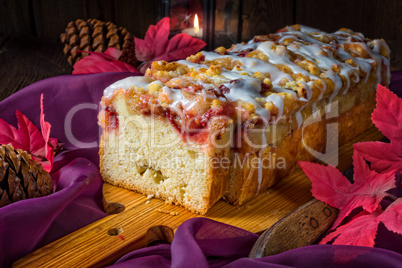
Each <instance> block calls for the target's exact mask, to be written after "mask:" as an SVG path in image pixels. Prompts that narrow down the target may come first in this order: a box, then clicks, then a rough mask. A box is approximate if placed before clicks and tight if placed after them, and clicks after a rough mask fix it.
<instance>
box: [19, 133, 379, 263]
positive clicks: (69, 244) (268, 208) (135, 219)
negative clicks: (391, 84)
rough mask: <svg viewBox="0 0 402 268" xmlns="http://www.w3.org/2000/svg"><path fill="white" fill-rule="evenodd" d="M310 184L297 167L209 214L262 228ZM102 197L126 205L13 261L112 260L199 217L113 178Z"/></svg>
mask: <svg viewBox="0 0 402 268" xmlns="http://www.w3.org/2000/svg"><path fill="white" fill-rule="evenodd" d="M382 138H383V136H382V134H381V133H380V132H378V130H377V129H375V128H372V129H370V130H368V131H367V132H365V133H363V134H362V135H360V136H358V137H356V138H355V139H353V140H351V141H350V142H348V143H346V144H344V145H343V146H341V147H340V149H339V159H340V162H339V163H340V164H339V166H338V168H339V169H340V170H341V171H343V170H345V169H346V168H348V167H350V165H351V162H352V160H351V159H352V153H353V144H354V143H356V142H358V141H368V140H379V139H382ZM310 188H311V184H310V181H309V180H308V178H307V177H306V176H305V175H304V173H303V172H302V171H301V170H300V169H298V170H296V171H295V172H293V173H292V174H291V175H289V176H287V177H286V178H284V179H283V180H281V181H280V182H279V183H278V184H276V185H275V186H274V187H272V188H270V189H268V190H267V191H265V192H263V193H261V194H260V195H258V196H257V197H256V198H254V199H252V200H250V201H249V202H247V203H246V204H243V205H241V206H232V205H230V204H228V203H226V202H225V201H223V200H221V201H219V202H218V203H216V204H215V205H214V206H213V207H212V208H211V209H210V210H209V211H208V212H207V214H206V215H205V217H206V218H209V219H213V220H216V221H219V222H223V223H226V224H230V225H234V226H237V227H240V228H243V229H246V230H248V231H250V232H254V233H261V232H262V231H264V230H266V229H267V228H269V227H270V226H271V225H273V224H274V223H275V222H277V221H278V220H280V219H281V218H283V217H284V216H286V215H287V214H289V213H290V212H292V211H293V210H295V209H296V208H298V207H299V206H301V205H303V204H305V203H306V202H308V201H309V200H311V199H312V196H311V193H310ZM104 198H105V200H107V202H106V201H105V203H106V204H113V203H115V205H116V204H119V205H118V207H120V210H123V208H124V210H123V211H122V212H121V213H117V214H112V215H109V216H107V217H105V218H103V219H101V220H99V221H97V222H94V223H92V224H90V225H87V226H86V227H84V228H82V229H80V230H78V231H76V232H73V233H71V234H70V235H67V236H65V237H63V238H61V239H59V240H57V241H54V242H53V243H50V244H49V245H47V246H44V247H43V248H40V249H38V250H36V251H34V252H32V253H31V254H29V255H27V256H25V257H24V258H22V259H20V260H18V261H17V262H15V263H14V267H38V266H41V267H55V266H57V267H88V266H95V267H99V266H104V265H108V264H111V263H113V262H114V261H116V260H117V259H119V258H120V257H121V256H123V255H125V254H127V253H128V252H131V251H133V250H135V249H139V248H142V247H144V246H146V245H147V243H149V242H150V241H151V242H152V241H153V240H152V239H153V238H152V237H155V235H154V236H152V235H151V236H149V235H148V238H147V235H146V234H147V232H148V234H149V232H150V231H149V230H150V229H151V230H152V228H155V227H154V226H159V225H164V226H167V227H169V228H171V229H173V230H175V229H177V227H178V226H179V225H180V224H181V223H182V222H184V221H186V220H188V219H191V218H194V217H200V216H199V215H196V214H193V213H191V212H189V211H187V210H185V209H184V208H182V207H179V206H175V205H170V204H166V203H164V202H163V201H161V200H159V199H153V198H152V199H147V197H146V196H143V195H141V194H138V193H135V192H132V191H129V190H126V189H123V188H119V187H116V186H112V185H110V184H104ZM114 211H115V212H117V211H116V210H114ZM169 228H167V230H166V229H165V231H162V232H159V231H157V232H156V233H157V234H156V236H157V237H165V238H166V237H167V238H169V237H170V236H171V235H169ZM151 232H152V231H151ZM158 232H159V234H158ZM149 237H151V238H149ZM147 240H148V241H147ZM162 240H163V239H162Z"/></svg>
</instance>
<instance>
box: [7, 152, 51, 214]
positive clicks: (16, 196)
mask: <svg viewBox="0 0 402 268" xmlns="http://www.w3.org/2000/svg"><path fill="white" fill-rule="evenodd" d="M51 193H53V181H52V178H51V177H50V175H49V173H48V172H47V171H46V170H44V169H43V167H42V165H41V164H38V163H36V162H35V161H34V160H32V159H31V157H30V156H29V155H28V154H27V152H25V151H23V150H20V149H14V147H13V146H12V145H1V146H0V207H3V206H5V205H8V204H10V203H13V202H16V201H19V200H23V199H28V198H34V197H39V196H45V195H49V194H51Z"/></svg>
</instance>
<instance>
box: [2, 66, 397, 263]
mask: <svg viewBox="0 0 402 268" xmlns="http://www.w3.org/2000/svg"><path fill="white" fill-rule="evenodd" d="M130 75H132V74H131V73H100V74H90V75H74V76H73V75H66V76H59V77H54V78H49V79H45V80H42V81H39V82H37V83H34V84H32V85H30V86H28V87H26V88H24V89H22V90H20V91H19V92H17V93H15V94H14V95H12V96H10V97H9V98H7V99H5V100H3V101H2V102H0V118H2V119H3V120H5V121H6V122H8V123H9V124H11V125H13V126H17V118H16V115H15V112H16V110H19V111H21V112H22V113H23V114H25V115H26V116H27V117H28V119H29V120H31V121H32V122H33V123H34V124H35V125H36V126H38V127H39V126H40V123H39V120H40V118H39V117H40V105H39V104H40V95H41V94H42V93H43V96H44V112H45V120H46V121H48V122H49V123H50V124H51V126H52V127H51V133H50V136H51V137H53V138H57V139H58V140H59V142H62V143H63V144H64V150H63V151H62V152H60V153H58V154H57V155H56V157H55V163H54V166H53V169H52V171H51V176H52V178H53V180H54V182H55V193H54V194H51V195H49V196H46V197H40V198H34V199H28V200H22V201H18V202H16V203H13V204H10V205H8V206H5V207H3V208H0V252H1V254H0V267H8V266H11V264H12V263H13V262H14V261H16V260H17V259H19V258H21V257H23V256H25V255H26V254H28V253H30V252H32V251H33V250H35V249H37V248H40V247H42V246H44V245H46V244H48V243H50V242H52V241H54V240H56V239H58V238H61V237H63V236H65V235H67V234H69V233H71V232H73V231H75V230H77V229H79V228H82V227H84V226H86V225H88V224H90V223H92V222H94V221H96V220H99V219H101V218H103V217H105V216H106V215H107V214H106V213H105V212H104V211H103V206H102V183H103V182H102V179H101V176H100V174H99V159H98V146H99V136H100V133H101V132H100V128H99V127H98V125H97V114H98V111H99V102H100V99H101V97H102V94H103V90H104V89H105V88H106V87H107V86H108V85H110V84H112V83H113V82H115V81H117V80H120V79H123V78H125V77H127V76H130ZM392 75H393V76H392V77H393V82H392V84H391V89H392V90H394V91H397V89H398V90H399V92H397V94H398V95H399V96H402V72H394V73H393V74H392ZM378 237H379V239H377V240H378V241H376V242H377V244H378V246H379V247H380V248H367V247H354V246H335V245H312V246H307V247H302V248H298V249H294V250H290V251H287V252H284V253H282V254H278V255H275V256H270V257H264V258H260V259H249V258H247V255H248V253H249V252H250V250H251V247H252V246H253V244H254V243H255V241H256V240H257V238H258V235H256V234H253V233H250V232H248V231H246V230H242V229H239V228H237V227H234V226H230V225H226V224H223V223H219V222H215V221H212V220H209V219H206V218H202V217H200V218H195V219H191V220H188V221H186V222H184V223H183V224H182V225H181V226H180V227H179V228H178V230H177V231H176V234H175V236H174V239H173V242H172V244H171V245H170V244H159V245H156V246H152V247H148V248H143V249H139V250H136V251H133V252H131V253H129V254H127V255H125V256H123V257H122V258H121V259H120V260H118V261H117V262H116V263H115V264H113V265H112V267H133V266H140V267H155V266H156V267H169V266H173V267H208V266H211V267H222V266H225V265H227V266H228V267H245V266H246V267H250V266H252V267H324V266H325V267H336V266H342V267H345V266H346V267H347V266H350V267H359V266H362V267H363V266H364V267H367V266H378V267H398V266H400V264H401V263H402V255H401V253H402V252H401V251H402V240H401V237H400V236H399V235H396V234H392V233H390V232H389V231H387V230H386V229H385V227H384V226H380V228H379V232H378Z"/></svg>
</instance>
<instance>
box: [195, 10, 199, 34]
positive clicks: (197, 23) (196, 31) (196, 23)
mask: <svg viewBox="0 0 402 268" xmlns="http://www.w3.org/2000/svg"><path fill="white" fill-rule="evenodd" d="M194 32H195V33H196V34H198V33H199V32H200V25H199V22H198V15H197V14H195V17H194Z"/></svg>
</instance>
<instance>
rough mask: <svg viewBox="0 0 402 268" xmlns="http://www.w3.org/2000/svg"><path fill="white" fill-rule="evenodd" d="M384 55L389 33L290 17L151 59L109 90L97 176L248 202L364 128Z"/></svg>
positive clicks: (176, 196)
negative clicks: (245, 35)
mask: <svg viewBox="0 0 402 268" xmlns="http://www.w3.org/2000/svg"><path fill="white" fill-rule="evenodd" d="M389 58H390V51H389V48H388V46H387V44H386V43H385V41H384V40H382V39H376V40H370V39H367V38H365V37H364V36H363V35H362V34H361V33H357V32H353V31H351V30H349V29H340V30H338V31H336V32H334V33H325V32H323V31H320V30H317V29H313V28H310V27H306V26H302V25H293V26H287V27H285V28H283V29H281V30H279V31H278V32H277V33H274V34H268V35H259V36H255V37H254V38H253V39H252V40H250V41H249V42H248V43H241V44H235V45H233V46H232V47H231V48H228V49H226V48H223V47H219V48H217V49H216V50H215V51H212V52H206V51H202V52H199V53H197V54H195V55H192V56H190V57H188V58H187V59H186V60H179V61H175V62H165V61H156V62H153V63H152V66H151V68H149V69H148V70H147V71H146V74H145V76H143V77H129V78H126V79H123V80H121V81H118V82H116V83H114V84H112V85H110V86H109V87H108V88H106V89H105V91H104V96H103V98H102V101H101V106H102V110H101V112H100V113H99V124H100V126H101V127H102V129H103V133H102V136H101V142H100V150H99V155H100V171H101V175H102V177H103V179H104V180H105V181H106V182H109V183H111V184H114V185H118V186H121V187H124V188H127V189H131V190H134V191H138V192H140V193H143V194H145V195H153V196H155V197H157V198H162V199H164V200H166V201H168V202H173V203H175V204H179V205H182V206H184V207H185V208H187V209H189V210H191V211H192V212H195V213H200V214H205V213H206V212H207V210H208V209H209V208H211V207H212V205H213V204H214V203H215V202H217V201H218V200H219V199H221V198H224V199H225V200H227V201H228V202H230V203H232V204H242V203H244V202H246V201H247V200H249V199H251V198H253V197H254V196H256V195H258V194H259V193H261V192H263V191H264V190H266V189H267V188H269V187H270V186H272V185H273V184H274V183H275V182H276V181H278V180H279V179H280V178H283V177H284V176H286V175H287V174H288V173H289V172H291V171H292V170H293V169H294V168H295V167H296V165H297V161H299V160H313V159H318V160H321V161H323V162H328V161H330V160H328V159H326V158H325V157H326V155H327V153H328V151H329V150H332V149H336V148H337V146H338V145H339V144H342V143H344V142H345V141H347V140H349V139H351V138H353V137H355V136H356V135H358V134H360V133H362V132H364V131H365V130H366V129H368V128H369V127H370V126H371V120H370V114H371V112H372V110H373V109H374V107H375V90H376V87H377V85H378V84H382V85H385V86H388V84H389V81H390V68H389ZM332 164H333V163H332ZM335 164H336V163H335Z"/></svg>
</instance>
